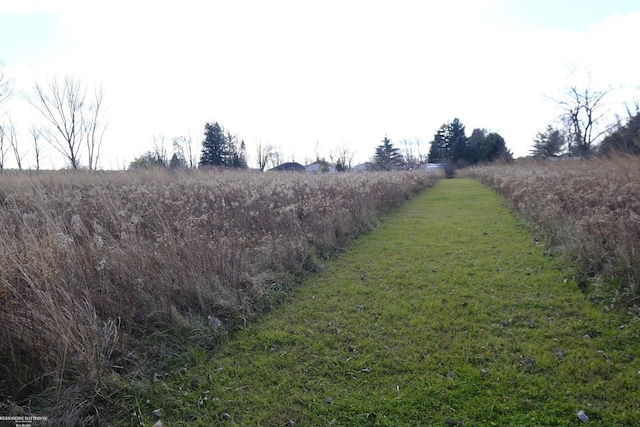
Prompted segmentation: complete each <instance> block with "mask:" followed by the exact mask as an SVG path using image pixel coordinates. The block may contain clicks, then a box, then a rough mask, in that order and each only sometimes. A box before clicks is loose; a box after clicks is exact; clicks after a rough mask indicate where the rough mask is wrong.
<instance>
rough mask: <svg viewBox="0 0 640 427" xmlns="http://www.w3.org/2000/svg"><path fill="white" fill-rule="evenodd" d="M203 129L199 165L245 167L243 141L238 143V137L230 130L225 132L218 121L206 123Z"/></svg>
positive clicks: (245, 158)
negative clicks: (203, 137)
mask: <svg viewBox="0 0 640 427" xmlns="http://www.w3.org/2000/svg"><path fill="white" fill-rule="evenodd" d="M204 129H205V132H204V135H205V139H204V141H202V153H201V155H200V166H227V167H235V168H246V167H247V153H246V147H245V144H244V141H241V142H240V144H238V138H237V137H236V136H234V135H231V133H230V132H225V130H224V128H223V127H222V126H220V124H219V123H218V122H215V123H213V124H211V123H207V124H206V125H205V127H204Z"/></svg>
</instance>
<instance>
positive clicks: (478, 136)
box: [466, 129, 487, 164]
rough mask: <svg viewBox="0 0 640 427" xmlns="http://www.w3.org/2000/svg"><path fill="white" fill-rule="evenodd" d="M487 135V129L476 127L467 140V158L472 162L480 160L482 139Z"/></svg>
mask: <svg viewBox="0 0 640 427" xmlns="http://www.w3.org/2000/svg"><path fill="white" fill-rule="evenodd" d="M486 136H487V130H486V129H474V130H473V132H471V136H470V137H469V140H468V141H467V155H466V159H467V161H468V162H469V163H471V164H476V163H478V162H479V161H480V146H481V145H482V141H484V138H485V137H486Z"/></svg>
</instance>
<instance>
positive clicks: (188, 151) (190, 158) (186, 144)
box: [183, 132, 196, 169]
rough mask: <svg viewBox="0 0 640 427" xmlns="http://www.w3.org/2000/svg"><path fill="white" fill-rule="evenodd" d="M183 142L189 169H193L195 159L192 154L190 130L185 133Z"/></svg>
mask: <svg viewBox="0 0 640 427" xmlns="http://www.w3.org/2000/svg"><path fill="white" fill-rule="evenodd" d="M183 144H184V153H185V155H186V156H187V157H188V159H187V162H188V164H189V169H193V168H194V167H195V164H196V159H195V157H194V156H193V139H192V138H191V132H189V134H188V135H187V137H186V138H184V140H183Z"/></svg>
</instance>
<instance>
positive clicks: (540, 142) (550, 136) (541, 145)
mask: <svg viewBox="0 0 640 427" xmlns="http://www.w3.org/2000/svg"><path fill="white" fill-rule="evenodd" d="M564 145H565V137H564V135H563V134H562V132H560V130H558V129H554V127H553V126H551V125H549V126H547V129H546V131H544V132H538V133H537V134H536V137H535V139H534V140H533V148H532V149H531V154H532V155H533V156H534V157H537V158H541V159H546V158H547V157H553V156H556V155H558V154H559V153H560V152H561V151H562V148H563V147H564Z"/></svg>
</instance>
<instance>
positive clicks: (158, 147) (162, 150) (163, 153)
mask: <svg viewBox="0 0 640 427" xmlns="http://www.w3.org/2000/svg"><path fill="white" fill-rule="evenodd" d="M153 153H154V155H155V157H156V160H157V161H158V163H160V164H162V166H169V157H168V154H167V148H166V147H165V145H164V135H153Z"/></svg>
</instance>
